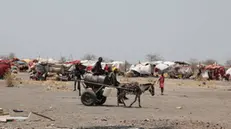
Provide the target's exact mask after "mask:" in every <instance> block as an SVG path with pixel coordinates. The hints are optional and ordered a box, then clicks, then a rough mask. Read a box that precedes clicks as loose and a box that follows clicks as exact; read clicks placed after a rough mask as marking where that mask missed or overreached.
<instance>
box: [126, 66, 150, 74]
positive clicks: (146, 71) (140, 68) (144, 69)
mask: <svg viewBox="0 0 231 129" xmlns="http://www.w3.org/2000/svg"><path fill="white" fill-rule="evenodd" d="M130 70H133V71H136V72H138V73H140V74H143V75H151V74H152V71H153V70H152V65H151V64H146V65H144V64H137V65H132V66H131V68H130Z"/></svg>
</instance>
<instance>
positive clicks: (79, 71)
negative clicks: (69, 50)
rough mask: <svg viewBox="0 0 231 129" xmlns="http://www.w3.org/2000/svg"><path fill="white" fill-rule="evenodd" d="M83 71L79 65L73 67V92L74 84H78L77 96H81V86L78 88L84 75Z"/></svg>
mask: <svg viewBox="0 0 231 129" xmlns="http://www.w3.org/2000/svg"><path fill="white" fill-rule="evenodd" d="M84 72H85V71H84V70H83V69H82V68H81V63H80V62H79V63H77V64H76V65H75V70H74V75H75V82H74V91H76V84H77V82H78V90H79V96H81V86H80V80H81V76H82V75H83V74H84Z"/></svg>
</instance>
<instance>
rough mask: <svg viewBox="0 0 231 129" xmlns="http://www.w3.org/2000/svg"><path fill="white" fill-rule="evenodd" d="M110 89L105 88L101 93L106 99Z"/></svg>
mask: <svg viewBox="0 0 231 129" xmlns="http://www.w3.org/2000/svg"><path fill="white" fill-rule="evenodd" d="M111 91H112V88H109V87H106V88H105V89H104V91H103V96H105V97H108V96H109V95H110V94H111Z"/></svg>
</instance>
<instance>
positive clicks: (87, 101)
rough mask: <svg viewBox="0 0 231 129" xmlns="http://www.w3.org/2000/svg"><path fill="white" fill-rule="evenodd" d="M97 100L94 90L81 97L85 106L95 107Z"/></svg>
mask: <svg viewBox="0 0 231 129" xmlns="http://www.w3.org/2000/svg"><path fill="white" fill-rule="evenodd" d="M96 100H97V98H96V94H95V93H94V92H93V91H92V90H87V91H85V92H84V93H83V94H82V96H81V102H82V104H83V105H85V106H93V105H94V104H95V103H96Z"/></svg>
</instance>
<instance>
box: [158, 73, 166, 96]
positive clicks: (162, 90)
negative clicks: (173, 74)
mask: <svg viewBox="0 0 231 129" xmlns="http://www.w3.org/2000/svg"><path fill="white" fill-rule="evenodd" d="M164 80H165V77H164V73H162V74H161V76H160V78H159V80H158V82H159V84H160V89H161V95H164Z"/></svg>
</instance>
